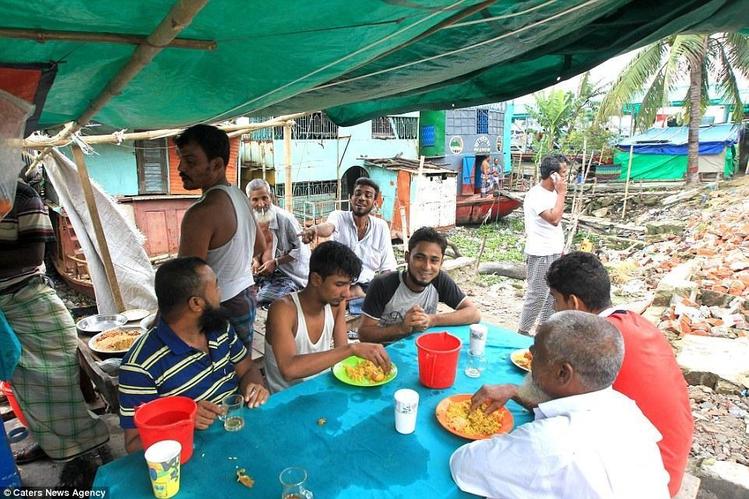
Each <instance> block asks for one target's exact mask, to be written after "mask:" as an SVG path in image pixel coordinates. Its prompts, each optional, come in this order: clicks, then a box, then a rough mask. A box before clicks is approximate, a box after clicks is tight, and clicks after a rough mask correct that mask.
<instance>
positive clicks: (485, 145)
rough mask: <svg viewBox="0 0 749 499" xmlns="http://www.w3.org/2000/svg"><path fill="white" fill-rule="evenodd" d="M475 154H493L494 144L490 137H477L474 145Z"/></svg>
mask: <svg viewBox="0 0 749 499" xmlns="http://www.w3.org/2000/svg"><path fill="white" fill-rule="evenodd" d="M473 152H474V153H476V154H489V153H490V152H492V143H491V141H490V140H489V137H487V136H486V135H479V136H478V137H476V142H474V143H473Z"/></svg>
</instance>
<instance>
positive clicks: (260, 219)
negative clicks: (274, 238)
mask: <svg viewBox="0 0 749 499" xmlns="http://www.w3.org/2000/svg"><path fill="white" fill-rule="evenodd" d="M252 213H253V214H254V215H255V220H257V223H259V224H267V223H270V221H271V219H272V218H273V210H271V209H270V207H268V208H266V209H265V210H256V209H254V208H253V209H252Z"/></svg>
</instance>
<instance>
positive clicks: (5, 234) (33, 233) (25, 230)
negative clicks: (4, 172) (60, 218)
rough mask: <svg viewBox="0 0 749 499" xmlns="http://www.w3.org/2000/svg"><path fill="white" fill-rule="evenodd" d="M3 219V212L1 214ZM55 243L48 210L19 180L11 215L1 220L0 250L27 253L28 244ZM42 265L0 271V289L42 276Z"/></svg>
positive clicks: (34, 192)
mask: <svg viewBox="0 0 749 499" xmlns="http://www.w3.org/2000/svg"><path fill="white" fill-rule="evenodd" d="M0 217H2V213H0ZM54 240H55V234H54V231H53V230H52V223H51V222H50V220H49V215H48V214H47V207H46V206H44V201H42V198H41V197H39V194H37V192H36V191H35V190H34V189H33V188H32V187H31V186H29V185H28V184H26V183H25V182H23V181H21V180H18V182H17V184H16V197H15V200H14V202H13V207H12V208H11V210H10V212H9V213H8V214H7V215H6V216H5V217H2V218H1V219H0V250H6V251H8V250H10V251H28V245H29V244H33V243H46V242H49V241H54ZM44 270H45V269H44V264H43V263H42V264H41V265H32V266H30V267H21V268H13V269H5V270H3V271H2V272H0V290H3V289H6V288H9V287H11V286H13V285H15V284H19V283H20V282H22V281H25V280H26V279H28V278H29V277H33V276H35V275H43V274H44Z"/></svg>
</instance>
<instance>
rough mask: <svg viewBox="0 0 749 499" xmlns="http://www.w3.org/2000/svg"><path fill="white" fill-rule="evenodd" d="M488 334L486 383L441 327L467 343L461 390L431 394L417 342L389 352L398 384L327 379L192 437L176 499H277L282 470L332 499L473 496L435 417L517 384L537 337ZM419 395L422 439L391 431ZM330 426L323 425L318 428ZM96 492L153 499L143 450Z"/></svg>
mask: <svg viewBox="0 0 749 499" xmlns="http://www.w3.org/2000/svg"><path fill="white" fill-rule="evenodd" d="M486 325H487V326H488V328H489V335H488V341H487V349H486V358H487V369H486V370H485V371H484V373H483V375H482V376H481V377H480V378H477V379H473V378H468V377H467V376H466V375H465V374H463V369H464V367H465V364H466V361H467V359H466V358H467V349H468V347H467V342H468V327H467V326H457V327H440V328H434V329H433V330H432V331H450V332H451V333H453V334H455V335H456V336H458V337H460V338H461V339H462V340H463V348H462V351H461V358H460V363H459V365H458V373H457V376H456V379H455V384H454V385H453V386H452V387H451V388H448V389H445V390H433V389H429V388H425V387H424V386H422V385H421V384H419V375H418V366H417V354H416V345H415V339H416V335H414V336H413V337H410V338H407V339H405V340H401V341H399V342H397V343H394V344H392V345H391V346H389V347H388V353H389V354H390V357H391V358H392V360H393V362H394V363H395V364H396V365H397V366H398V376H397V377H396V378H395V379H394V380H393V381H392V382H390V383H387V384H385V385H382V386H380V387H370V388H358V387H353V386H349V385H346V384H344V383H342V382H340V381H338V380H337V379H335V378H334V377H333V375H332V374H331V373H326V374H323V375H321V376H318V377H317V378H315V379H313V380H310V381H307V382H305V383H302V384H299V385H296V386H294V387H292V388H290V389H287V390H285V391H283V392H280V393H278V394H275V395H273V396H272V397H271V398H270V399H269V401H268V402H267V403H266V404H265V405H263V406H262V407H260V408H258V409H247V408H245V409H243V411H244V416H245V426H244V428H243V429H242V430H240V431H238V432H233V433H228V432H225V431H224V430H223V427H222V426H221V423H220V422H216V423H214V424H213V425H212V427H211V428H209V429H208V430H205V431H196V432H195V451H194V453H193V456H192V459H190V461H189V462H188V463H186V464H185V465H183V467H182V478H181V483H180V492H179V494H178V496H177V497H180V498H189V497H196V498H205V497H211V496H213V497H237V496H241V497H263V498H266V497H279V496H280V494H281V485H280V482H279V481H278V475H279V473H280V472H281V470H283V469H284V468H286V467H289V466H301V467H303V468H305V469H306V470H307V473H308V477H309V478H308V483H307V485H308V488H309V489H310V490H311V491H312V492H313V493H314V494H315V497H316V498H321V499H322V498H334V497H355V498H363V497H429V498H441V497H447V498H457V497H470V496H469V495H467V494H464V493H463V492H461V491H460V490H459V489H458V488H457V487H456V486H455V484H454V482H453V481H452V478H451V476H450V468H449V464H448V463H449V458H450V455H451V454H452V453H453V451H454V450H455V449H457V448H458V447H460V446H461V445H463V444H465V443H466V441H465V440H463V439H461V438H459V437H456V436H454V435H452V434H451V433H448V432H447V431H446V430H444V429H443V428H442V427H441V426H440V425H439V423H438V422H437V419H436V417H435V409H436V407H437V404H438V403H439V402H440V400H442V399H443V398H445V397H448V396H450V395H454V394H458V393H473V392H474V391H476V390H477V389H478V388H479V387H480V386H481V385H482V384H483V383H517V382H520V381H521V380H522V378H523V374H524V373H523V372H522V371H520V370H518V369H517V368H516V367H515V366H513V365H512V364H511V363H510V360H509V355H510V352H512V351H513V350H515V349H518V348H526V347H528V346H529V345H530V343H531V339H530V338H526V337H524V336H520V335H517V334H515V333H513V332H511V331H508V330H506V329H502V328H499V327H497V326H493V325H491V324H486ZM399 388H413V389H414V390H416V391H418V392H419V395H420V401H419V408H418V416H417V423H416V431H415V432H414V433H412V434H410V435H401V434H399V433H397V432H396V431H395V427H394V408H393V393H394V392H395V391H396V390H397V389H399ZM507 407H508V409H510V411H511V412H512V414H513V416H514V419H515V425H516V426H518V425H520V424H523V423H526V422H528V421H530V420H531V415H530V414H529V413H528V411H526V410H525V409H523V408H521V407H520V406H518V405H517V404H515V403H514V402H510V403H509V404H508V406H507ZM320 418H325V419H326V420H327V422H326V423H325V424H324V425H322V426H321V425H318V420H319V419H320ZM238 467H241V468H245V469H246V470H247V473H248V474H249V475H250V476H252V477H253V478H254V479H255V486H254V487H253V488H252V489H246V488H245V487H243V486H242V485H240V484H238V483H236V482H235V480H234V476H235V469H236V468H238ZM94 487H105V488H108V489H109V493H110V495H109V497H114V498H119V497H128V498H130V497H153V496H152V492H151V484H150V481H149V478H148V470H147V467H146V463H145V461H144V459H143V452H137V453H134V454H131V455H129V456H125V457H123V458H120V459H117V460H115V461H113V462H111V463H109V464H107V465H105V466H102V467H101V468H100V469H99V471H98V473H97V475H96V480H95V482H94Z"/></svg>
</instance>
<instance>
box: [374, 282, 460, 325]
mask: <svg viewBox="0 0 749 499" xmlns="http://www.w3.org/2000/svg"><path fill="white" fill-rule="evenodd" d="M404 274H405V272H403V273H401V272H391V273H389V274H386V275H382V276H377V277H375V278H374V279H373V280H372V283H371V284H370V285H369V289H368V290H367V297H366V298H365V299H364V305H362V313H363V314H364V315H366V316H368V317H371V318H372V319H375V320H378V321H379V322H380V326H382V327H387V326H392V325H394V324H400V323H401V322H403V318H404V317H405V315H406V312H408V309H410V308H411V307H412V306H414V305H416V304H418V305H419V306H420V307H421V308H423V309H424V312H426V313H427V314H434V313H436V312H437V304H438V303H439V302H442V303H444V304H446V305H447V306H449V307H451V308H453V309H457V308H458V307H459V306H460V304H461V303H462V302H463V300H464V299H465V297H466V295H465V294H463V292H462V291H461V290H460V288H458V285H457V284H455V281H453V280H452V279H451V278H450V276H449V275H447V274H446V273H444V272H440V273H439V274H437V277H436V279H434V280H433V281H432V282H431V283H429V285H428V286H427V287H426V288H424V290H423V291H421V292H418V293H417V292H414V291H411V290H410V289H409V288H408V286H406V283H405V282H403V275H404Z"/></svg>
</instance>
